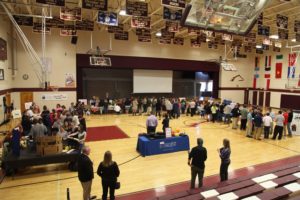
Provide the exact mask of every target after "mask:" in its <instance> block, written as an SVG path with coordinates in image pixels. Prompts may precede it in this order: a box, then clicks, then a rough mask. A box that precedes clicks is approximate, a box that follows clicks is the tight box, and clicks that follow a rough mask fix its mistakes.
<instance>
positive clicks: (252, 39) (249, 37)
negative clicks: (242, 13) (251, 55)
mask: <svg viewBox="0 0 300 200" xmlns="http://www.w3.org/2000/svg"><path fill="white" fill-rule="evenodd" d="M244 41H245V42H247V43H255V42H256V33H249V34H248V35H247V36H246V37H245V38H244Z"/></svg>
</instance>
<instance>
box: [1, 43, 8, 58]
mask: <svg viewBox="0 0 300 200" xmlns="http://www.w3.org/2000/svg"><path fill="white" fill-rule="evenodd" d="M0 60H7V42H6V41H5V40H4V39H3V38H0Z"/></svg>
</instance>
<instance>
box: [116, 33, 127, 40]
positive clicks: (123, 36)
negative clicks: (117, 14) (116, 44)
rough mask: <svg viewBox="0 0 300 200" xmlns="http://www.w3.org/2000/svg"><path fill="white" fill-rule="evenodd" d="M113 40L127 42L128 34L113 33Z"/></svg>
mask: <svg viewBox="0 0 300 200" xmlns="http://www.w3.org/2000/svg"><path fill="white" fill-rule="evenodd" d="M115 40H128V32H127V31H124V32H121V33H115Z"/></svg>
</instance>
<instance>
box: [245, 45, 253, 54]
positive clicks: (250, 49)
mask: <svg viewBox="0 0 300 200" xmlns="http://www.w3.org/2000/svg"><path fill="white" fill-rule="evenodd" d="M244 52H245V53H251V52H252V46H244Z"/></svg>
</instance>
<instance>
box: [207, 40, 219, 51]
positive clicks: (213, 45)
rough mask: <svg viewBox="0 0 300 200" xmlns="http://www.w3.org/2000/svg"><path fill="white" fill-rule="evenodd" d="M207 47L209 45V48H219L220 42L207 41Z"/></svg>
mask: <svg viewBox="0 0 300 200" xmlns="http://www.w3.org/2000/svg"><path fill="white" fill-rule="evenodd" d="M207 47H208V48H209V49H218V44H217V43H216V42H214V41H209V42H208V43H207Z"/></svg>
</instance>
